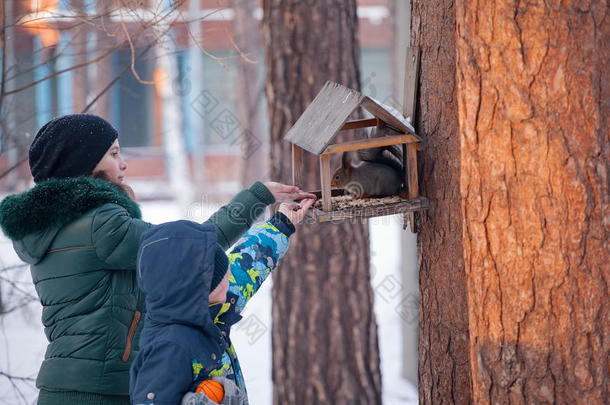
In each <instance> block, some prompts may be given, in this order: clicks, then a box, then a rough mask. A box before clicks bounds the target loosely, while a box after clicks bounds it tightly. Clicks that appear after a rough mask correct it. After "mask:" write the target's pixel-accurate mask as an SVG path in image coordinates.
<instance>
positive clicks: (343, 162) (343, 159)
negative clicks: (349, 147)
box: [341, 152, 351, 168]
mask: <svg viewBox="0 0 610 405" xmlns="http://www.w3.org/2000/svg"><path fill="white" fill-rule="evenodd" d="M341 166H343V167H344V168H348V167H350V166H351V159H350V157H349V153H348V152H343V155H342V156H341Z"/></svg>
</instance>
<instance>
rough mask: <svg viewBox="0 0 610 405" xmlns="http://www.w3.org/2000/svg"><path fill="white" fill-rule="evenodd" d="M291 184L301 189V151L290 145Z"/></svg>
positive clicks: (299, 148) (297, 147)
mask: <svg viewBox="0 0 610 405" xmlns="http://www.w3.org/2000/svg"><path fill="white" fill-rule="evenodd" d="M292 184H293V185H295V186H297V187H303V149H302V148H301V147H299V146H297V145H295V144H292Z"/></svg>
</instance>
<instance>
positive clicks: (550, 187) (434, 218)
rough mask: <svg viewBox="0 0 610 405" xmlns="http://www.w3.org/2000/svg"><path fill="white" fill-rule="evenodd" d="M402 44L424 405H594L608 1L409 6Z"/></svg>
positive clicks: (605, 206) (609, 155) (602, 292)
mask: <svg viewBox="0 0 610 405" xmlns="http://www.w3.org/2000/svg"><path fill="white" fill-rule="evenodd" d="M412 33H413V43H414V44H416V45H419V46H421V47H422V70H421V71H422V76H421V79H420V99H419V102H420V104H419V108H420V116H419V117H418V124H419V128H420V132H421V133H422V135H423V136H424V137H425V139H426V145H425V148H424V153H423V155H424V156H423V157H424V159H423V160H424V164H423V181H422V186H423V189H424V195H426V196H428V197H429V198H430V199H431V209H430V210H429V211H428V213H427V214H426V215H423V216H422V227H421V234H420V240H419V248H420V252H421V266H420V280H421V281H420V283H421V291H422V308H421V310H422V313H421V335H420V361H421V363H420V401H421V402H422V403H469V402H474V403H481V404H487V403H489V404H492V403H493V404H500V403H502V404H504V403H511V404H513V403H514V404H525V403H558V404H564V403H565V404H573V403H575V404H602V403H604V401H606V400H607V398H608V394H609V393H608V369H607V367H608V364H607V358H608V357H607V356H608V352H609V351H610V344H609V340H608V336H610V319H609V315H608V305H607V303H608V301H609V300H608V276H609V270H610V267H609V266H608V253H609V246H608V240H609V237H610V221H608V217H609V212H610V207H609V194H610V193H609V192H610V190H609V180H608V175H609V168H610V161H609V160H610V139H609V138H610V128H609V126H608V117H609V116H610V102H609V101H610V84H609V81H608V78H609V77H610V8H609V6H608V3H607V2H605V1H591V2H586V3H583V2H576V1H568V2H564V3H561V4H556V3H548V2H547V3H527V4H522V3H519V2H501V1H489V2H472V1H466V0H457V1H455V3H454V2H453V1H449V0H445V1H443V0H433V1H426V2H423V1H414V2H413V30H412ZM454 78H455V79H454ZM456 134H457V136H456ZM465 331H467V334H466V335H464V332H465Z"/></svg>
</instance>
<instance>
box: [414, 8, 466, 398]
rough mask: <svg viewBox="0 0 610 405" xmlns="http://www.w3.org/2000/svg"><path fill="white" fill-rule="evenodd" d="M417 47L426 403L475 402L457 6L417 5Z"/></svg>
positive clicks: (422, 370) (422, 374)
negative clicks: (424, 200)
mask: <svg viewBox="0 0 610 405" xmlns="http://www.w3.org/2000/svg"><path fill="white" fill-rule="evenodd" d="M411 16H412V21H411V24H412V25H411V27H412V28H411V43H412V44H413V45H415V46H419V47H420V50H421V68H420V81H419V82H420V88H419V104H418V106H417V110H418V113H417V117H416V124H417V129H418V131H419V134H420V135H421V136H423V138H424V148H423V152H422V154H421V158H422V162H423V164H422V167H421V173H422V178H421V187H422V195H424V196H426V197H428V198H429V199H430V209H429V210H428V211H427V212H424V213H422V215H421V224H420V225H421V226H420V232H419V237H418V249H419V251H420V269H419V280H420V281H419V283H420V294H421V313H420V321H419V325H420V333H419V401H420V403H421V404H435V405H436V404H447V403H452V404H466V403H469V402H470V401H471V395H470V393H471V379H470V366H469V362H468V308H467V299H466V276H465V270H464V260H463V254H462V245H463V244H462V213H461V206H460V190H459V179H460V154H459V150H460V143H459V137H458V120H457V102H456V94H455V9H454V4H453V0H413V1H412V4H411Z"/></svg>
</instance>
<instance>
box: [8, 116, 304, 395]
mask: <svg viewBox="0 0 610 405" xmlns="http://www.w3.org/2000/svg"><path fill="white" fill-rule="evenodd" d="M29 163H30V170H31V172H32V176H33V177H34V181H35V183H36V185H35V186H34V187H33V188H32V189H31V190H29V191H26V192H25V193H22V194H18V195H13V196H9V197H7V198H5V199H4V200H3V201H2V203H1V204H0V226H1V227H2V230H3V231H4V233H5V234H6V235H7V236H8V237H9V238H10V239H11V240H12V241H13V246H14V248H15V250H16V252H17V254H18V255H19V257H20V258H21V259H22V260H23V261H25V262H27V263H29V264H30V265H31V266H30V269H31V273H32V280H33V282H34V284H35V287H36V291H37V293H38V296H39V297H40V301H41V303H42V306H43V312H42V323H43V325H44V327H45V334H46V336H47V339H48V340H49V345H48V347H47V351H46V354H45V359H44V361H43V363H42V365H41V368H40V371H39V373H38V378H37V381H36V386H37V387H38V388H39V389H40V393H39V397H38V404H39V405H55V404H58V405H59V404H62V405H71V404H79V405H88V404H96V405H106V404H108V405H111V404H125V405H127V404H129V396H128V392H129V367H130V365H131V362H132V359H133V358H134V356H135V355H136V354H137V352H138V340H139V333H140V330H141V328H142V323H141V322H140V320H141V319H142V312H143V311H144V308H145V306H144V295H143V293H142V292H141V291H140V290H139V289H138V287H137V282H136V275H135V268H136V255H137V250H138V246H139V240H140V236H141V235H142V233H143V232H144V231H146V230H147V229H148V228H150V227H151V224H149V223H147V222H144V221H142V220H141V213H140V209H139V207H138V205H137V204H136V203H135V202H134V201H133V193H132V191H131V189H130V188H129V187H128V186H127V185H125V184H124V179H125V172H126V170H127V163H126V162H125V161H124V160H123V158H122V157H121V154H120V146H119V143H118V133H117V131H116V130H115V129H114V128H113V127H112V126H111V125H110V124H109V123H108V122H107V121H105V120H104V119H102V118H100V117H97V116H94V115H89V114H73V115H67V116H63V117H59V118H56V119H53V120H51V121H50V122H48V123H47V124H45V125H44V126H43V127H42V128H41V129H40V130H39V131H38V133H37V134H36V137H35V139H34V141H33V142H32V145H31V146H30V151H29ZM303 198H315V196H312V195H311V194H307V193H303V192H302V191H301V190H299V189H298V188H297V187H292V186H286V185H283V184H279V183H274V182H268V183H265V184H263V183H260V182H256V183H255V184H254V185H253V186H252V187H250V188H249V189H247V190H243V191H241V192H240V193H239V194H237V195H236V196H235V197H234V198H233V200H231V202H229V204H227V205H225V206H224V207H222V208H220V209H219V210H218V211H217V212H216V213H214V214H213V215H212V217H211V218H210V219H209V220H208V221H206V222H207V223H210V224H212V225H213V226H214V229H215V232H216V236H217V240H218V243H219V244H220V246H222V248H223V249H225V250H226V249H228V247H229V246H231V245H232V244H233V243H234V242H235V241H236V240H237V239H238V238H239V237H240V236H241V234H242V233H243V232H245V231H246V230H247V229H248V228H249V227H250V226H251V225H252V223H253V221H254V220H255V219H256V217H258V216H259V215H260V214H261V213H262V212H263V211H264V209H265V207H266V206H267V205H269V204H272V203H274V202H275V201H289V200H297V199H303ZM168 271H170V270H168Z"/></svg>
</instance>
